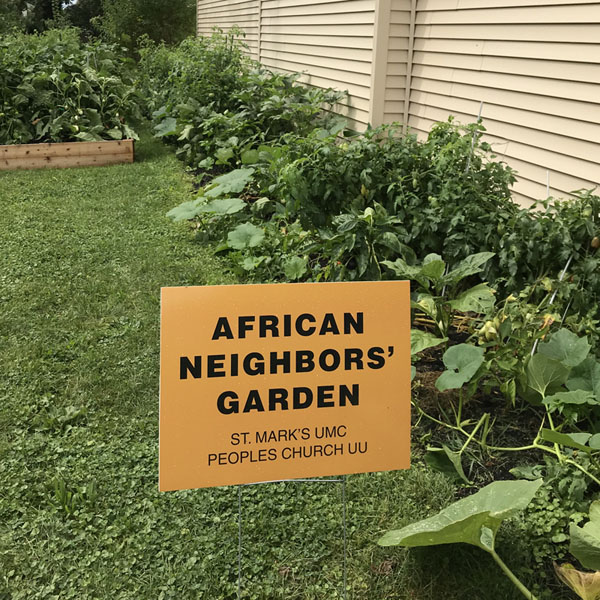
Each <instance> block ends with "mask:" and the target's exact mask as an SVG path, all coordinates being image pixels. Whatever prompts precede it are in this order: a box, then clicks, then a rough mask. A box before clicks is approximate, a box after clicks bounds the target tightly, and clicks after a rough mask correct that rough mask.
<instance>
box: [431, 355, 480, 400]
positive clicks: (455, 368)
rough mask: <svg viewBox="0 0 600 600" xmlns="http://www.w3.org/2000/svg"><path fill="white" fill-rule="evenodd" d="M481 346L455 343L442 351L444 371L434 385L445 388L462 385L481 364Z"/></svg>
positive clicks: (442, 389)
mask: <svg viewBox="0 0 600 600" xmlns="http://www.w3.org/2000/svg"><path fill="white" fill-rule="evenodd" d="M483 354H484V352H483V348H479V347H478V346H472V345H471V344H457V345H455V346H451V347H450V348H448V350H446V352H444V365H445V366H446V369H447V370H446V371H444V372H443V373H442V374H441V375H440V376H439V377H438V379H437V381H436V382H435V387H436V388H437V389H438V390H440V392H443V391H445V390H450V389H456V388H460V387H462V386H463V385H464V384H465V383H467V382H468V381H470V380H471V378H472V377H473V376H474V375H475V373H477V371H478V370H479V367H480V366H481V365H482V364H483Z"/></svg>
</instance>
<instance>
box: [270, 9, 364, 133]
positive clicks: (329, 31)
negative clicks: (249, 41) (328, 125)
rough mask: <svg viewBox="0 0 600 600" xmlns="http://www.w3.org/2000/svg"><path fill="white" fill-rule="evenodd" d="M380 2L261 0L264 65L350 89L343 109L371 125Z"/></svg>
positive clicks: (358, 123) (356, 123) (360, 124)
mask: <svg viewBox="0 0 600 600" xmlns="http://www.w3.org/2000/svg"><path fill="white" fill-rule="evenodd" d="M374 14H375V0H327V1H325V0H311V1H302V0H262V10H261V37H260V39H261V51H260V60H261V62H262V63H263V64H264V65H265V66H267V67H269V68H271V69H275V70H278V71H283V72H288V73H299V72H302V73H303V74H302V76H301V78H300V81H303V82H305V83H307V84H309V85H315V86H319V87H325V88H328V87H331V88H335V89H337V90H347V91H348V92H349V98H348V100H347V101H344V102H343V103H342V105H341V106H339V107H338V110H339V111H340V112H341V113H342V114H344V115H346V116H347V117H348V118H349V119H350V121H351V126H353V127H354V128H356V129H364V127H365V125H366V124H367V123H368V122H369V106H370V99H371V93H370V90H371V68H372V61H373V32H374Z"/></svg>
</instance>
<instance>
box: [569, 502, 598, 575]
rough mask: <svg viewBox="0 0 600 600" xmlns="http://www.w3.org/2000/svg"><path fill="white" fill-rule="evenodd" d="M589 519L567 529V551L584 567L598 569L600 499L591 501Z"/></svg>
mask: <svg viewBox="0 0 600 600" xmlns="http://www.w3.org/2000/svg"><path fill="white" fill-rule="evenodd" d="M589 517H590V518H589V521H588V522H587V523H585V525H584V526H583V527H579V526H578V525H575V524H572V525H571V527H570V529H569V534H570V536H571V545H570V547H569V551H570V552H571V554H572V555H573V556H574V557H575V558H576V559H577V560H578V561H579V562H580V563H581V564H582V565H583V566H584V567H585V568H586V569H593V570H594V571H600V501H598V500H596V501H595V502H592V504H591V506H590V515H589Z"/></svg>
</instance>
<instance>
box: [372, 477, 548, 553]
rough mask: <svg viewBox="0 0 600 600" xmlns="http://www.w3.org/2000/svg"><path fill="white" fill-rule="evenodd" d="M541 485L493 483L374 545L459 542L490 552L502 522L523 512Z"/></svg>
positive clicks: (392, 533) (507, 482) (430, 544)
mask: <svg viewBox="0 0 600 600" xmlns="http://www.w3.org/2000/svg"><path fill="white" fill-rule="evenodd" d="M541 485H542V480H541V479H538V480H537V481H494V482H493V483H490V484H489V485H486V486H485V487H484V488H482V489H481V490H479V491H478V492H477V493H475V494H473V495H472V496H469V497H467V498H462V499H461V500H458V501H457V502H454V504H451V505H450V506H448V507H447V508H445V509H444V510H442V511H441V512H439V513H438V514H437V515H435V516H433V517H430V518H429V519H424V520H423V521H419V522H417V523H412V524H411V525H408V526H406V527H403V528H402V529H397V530H393V531H388V532H387V533H386V534H385V535H384V536H383V537H381V538H380V539H379V541H378V544H379V545H380V546H406V547H416V546H436V545H438V544H454V543H458V542H463V543H466V544H472V545H473V546H478V547H480V548H483V549H484V550H486V551H487V552H491V551H493V549H494V540H495V536H496V532H497V531H498V528H499V527H500V525H501V523H502V521H503V520H504V519H507V518H509V517H512V516H514V515H515V514H516V513H517V512H518V511H520V510H523V509H524V508H526V507H527V505H528V504H529V503H530V502H531V500H532V499H533V497H534V495H535V493H536V492H537V490H538V488H539V487H540V486H541Z"/></svg>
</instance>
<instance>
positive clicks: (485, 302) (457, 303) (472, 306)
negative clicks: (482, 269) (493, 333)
mask: <svg viewBox="0 0 600 600" xmlns="http://www.w3.org/2000/svg"><path fill="white" fill-rule="evenodd" d="M495 302H496V298H495V297H494V292H493V290H492V289H491V288H490V287H489V286H488V285H487V284H486V283H480V284H479V285H476V286H474V287H472V288H470V289H468V290H466V291H464V292H463V293H462V294H461V295H460V296H458V298H456V299H454V300H452V301H451V302H450V306H451V307H452V308H453V309H454V310H458V311H460V312H463V313H465V312H474V313H478V314H480V315H486V314H488V313H490V312H491V311H492V309H493V308H494V303H495Z"/></svg>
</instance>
